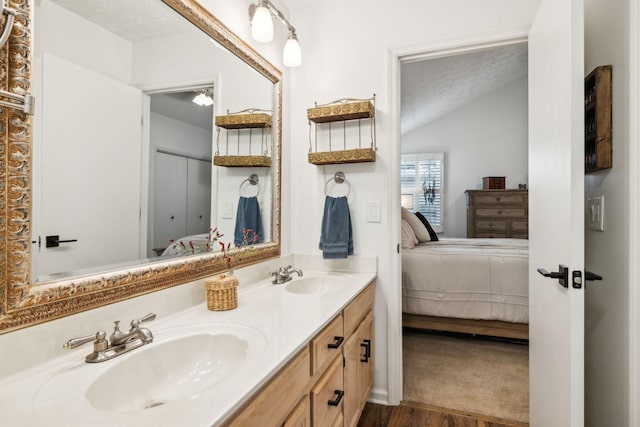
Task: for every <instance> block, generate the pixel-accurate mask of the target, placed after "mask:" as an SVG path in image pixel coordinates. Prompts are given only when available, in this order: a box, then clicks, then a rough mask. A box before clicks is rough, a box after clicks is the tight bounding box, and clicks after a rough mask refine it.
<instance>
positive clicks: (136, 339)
mask: <svg viewBox="0 0 640 427" xmlns="http://www.w3.org/2000/svg"><path fill="white" fill-rule="evenodd" d="M155 318H156V315H155V314H154V313H149V314H147V315H146V316H144V317H142V318H140V319H134V320H132V321H131V329H129V332H122V331H121V330H120V321H119V320H116V321H115V322H114V323H115V326H114V328H113V333H112V334H111V336H110V337H109V340H107V339H106V337H107V334H106V333H105V332H104V331H98V332H96V333H95V334H92V335H87V336H85V337H78V338H72V339H70V340H69V341H67V342H66V343H65V344H64V345H63V346H62V347H63V348H69V349H71V348H76V347H79V346H81V345H83V344H86V343H88V342H91V341H93V352H92V353H89V354H88V355H87V356H86V357H85V360H86V361H87V362H88V363H97V362H104V361H106V360H111V359H113V358H114V357H117V356H120V355H121V354H124V353H126V352H128V351H131V350H133V349H136V348H138V347H142V346H143V345H145V344H149V343H151V342H153V334H152V333H151V331H150V330H149V329H147V328H141V327H140V324H141V323H143V322H147V321H151V320H154V319H155Z"/></svg>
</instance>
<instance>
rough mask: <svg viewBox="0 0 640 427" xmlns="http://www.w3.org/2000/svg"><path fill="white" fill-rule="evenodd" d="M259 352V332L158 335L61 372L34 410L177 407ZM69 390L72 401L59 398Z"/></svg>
mask: <svg viewBox="0 0 640 427" xmlns="http://www.w3.org/2000/svg"><path fill="white" fill-rule="evenodd" d="M265 346H266V339H265V337H264V335H263V334H262V332H260V331H258V330H257V329H254V328H251V327H247V326H243V325H238V324H210V323H202V324H196V325H189V326H181V327H177V328H169V329H166V330H159V331H157V332H155V338H154V342H153V343H151V344H147V345H145V346H142V347H140V348H138V349H135V350H132V351H131V352H130V353H127V354H125V355H122V356H118V357H116V358H114V359H111V360H109V361H106V362H102V363H98V364H86V363H83V364H82V365H80V366H77V365H76V366H74V367H72V368H70V369H69V368H67V369H62V370H61V371H59V372H58V373H56V374H55V375H53V376H52V377H51V378H50V379H49V380H48V381H47V382H46V383H45V384H44V386H43V387H42V388H41V389H40V390H39V392H38V393H37V395H36V398H35V401H34V404H35V405H36V407H40V408H43V407H51V406H52V405H57V404H58V403H60V402H58V400H64V399H69V398H71V399H70V400H72V401H73V400H84V401H85V402H87V403H88V405H89V406H90V407H92V408H94V409H97V410H101V411H110V412H123V413H126V412H129V413H131V412H138V411H144V410H148V409H151V408H156V407H164V406H165V405H166V406H169V405H171V404H173V403H176V402H177V403H179V404H180V402H183V401H184V400H186V399H190V398H192V397H195V396H197V395H198V394H200V393H202V392H204V391H206V390H208V389H211V388H212V387H213V386H215V385H217V384H219V383H221V382H223V381H224V380H225V379H228V378H230V377H232V376H233V375H234V373H238V372H239V371H240V370H241V369H243V368H245V367H246V364H247V363H249V362H255V361H256V360H257V359H258V358H259V356H260V353H261V352H262V351H263V349H264V348H265ZM87 349H88V350H89V351H90V347H87ZM70 385H71V387H73V396H69V395H68V391H67V392H64V393H62V395H66V397H65V398H62V397H61V396H60V395H61V393H60V390H65V389H66V390H68V388H69V387H70ZM68 403H69V402H68ZM212 404H214V403H212Z"/></svg>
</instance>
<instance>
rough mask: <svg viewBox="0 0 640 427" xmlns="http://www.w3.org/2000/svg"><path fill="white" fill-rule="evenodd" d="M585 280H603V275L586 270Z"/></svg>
mask: <svg viewBox="0 0 640 427" xmlns="http://www.w3.org/2000/svg"><path fill="white" fill-rule="evenodd" d="M584 280H602V276H601V275H599V274H596V273H592V272H591V271H588V270H585V271H584Z"/></svg>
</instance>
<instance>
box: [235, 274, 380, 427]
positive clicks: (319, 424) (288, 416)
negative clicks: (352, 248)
mask: <svg viewBox="0 0 640 427" xmlns="http://www.w3.org/2000/svg"><path fill="white" fill-rule="evenodd" d="M374 292H375V288H374V283H373V282H372V283H370V284H369V285H368V286H367V287H366V288H365V289H364V290H363V291H362V292H360V293H359V294H358V295H357V296H356V298H355V299H354V300H353V301H352V302H351V303H349V305H347V307H345V309H344V310H342V312H340V313H338V314H337V315H336V316H335V317H334V318H333V319H332V320H331V321H330V322H329V323H328V324H327V326H325V327H324V328H323V329H322V331H320V332H319V333H318V334H316V336H314V337H313V338H312V339H311V340H310V341H309V343H308V345H307V346H306V347H305V348H304V349H303V350H301V351H300V353H298V354H297V355H296V356H295V357H294V358H293V359H292V360H291V361H290V362H289V363H288V364H287V365H286V366H285V367H284V368H283V369H282V370H280V371H279V372H278V373H277V374H275V375H274V376H273V377H272V378H271V379H270V380H269V382H268V383H267V385H265V386H264V387H263V388H262V389H261V390H260V391H258V392H257V393H256V394H254V396H253V397H251V399H250V400H249V402H248V403H246V404H245V405H244V406H243V407H242V408H240V409H239V410H238V411H237V412H236V413H235V414H234V415H232V416H231V418H230V419H229V420H227V421H226V422H224V423H223V425H224V426H225V427H226V426H260V427H269V426H273V427H280V426H284V427H311V426H313V427H343V426H345V427H346V426H355V425H357V423H358V419H359V418H360V414H361V413H362V409H363V408H364V405H365V403H366V402H367V398H368V397H369V393H370V392H371V388H372V385H373V334H374V331H373V325H374V319H373V298H374Z"/></svg>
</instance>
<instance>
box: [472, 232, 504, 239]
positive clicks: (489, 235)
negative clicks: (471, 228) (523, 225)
mask: <svg viewBox="0 0 640 427" xmlns="http://www.w3.org/2000/svg"><path fill="white" fill-rule="evenodd" d="M474 237H476V238H479V239H506V238H507V237H512V236H509V233H507V232H506V231H505V232H502V233H501V232H499V231H481V232H479V233H476V235H475V236H474Z"/></svg>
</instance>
